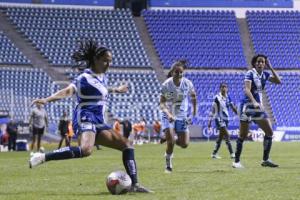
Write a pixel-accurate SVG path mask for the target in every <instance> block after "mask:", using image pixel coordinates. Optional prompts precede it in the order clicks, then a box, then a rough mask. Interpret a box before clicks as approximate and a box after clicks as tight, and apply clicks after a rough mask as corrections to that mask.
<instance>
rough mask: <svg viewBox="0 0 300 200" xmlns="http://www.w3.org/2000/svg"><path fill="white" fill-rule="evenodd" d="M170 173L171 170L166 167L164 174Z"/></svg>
mask: <svg viewBox="0 0 300 200" xmlns="http://www.w3.org/2000/svg"><path fill="white" fill-rule="evenodd" d="M172 171H173V169H172V168H171V167H166V169H165V173H166V174H171V173H172Z"/></svg>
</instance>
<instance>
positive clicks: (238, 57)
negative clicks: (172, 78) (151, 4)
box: [143, 10, 247, 68]
mask: <svg viewBox="0 0 300 200" xmlns="http://www.w3.org/2000/svg"><path fill="white" fill-rule="evenodd" d="M143 16H144V19H145V22H146V24H147V27H148V31H149V32H150V35H151V37H152V40H153V43H154V46H155V48H156V50H157V53H158V55H159V57H160V60H161V62H162V63H163V65H164V67H165V68H169V67H170V66H171V64H172V63H173V62H174V61H175V60H177V59H179V58H185V59H187V60H189V62H190V66H191V67H192V68H244V67H246V66H247V64H246V60H245V56H244V54H243V48H242V43H241V38H240V35H239V29H238V25H237V21H236V18H235V13H234V12H233V11H232V12H231V11H209V10H208V11H200V10H145V11H144V12H143Z"/></svg>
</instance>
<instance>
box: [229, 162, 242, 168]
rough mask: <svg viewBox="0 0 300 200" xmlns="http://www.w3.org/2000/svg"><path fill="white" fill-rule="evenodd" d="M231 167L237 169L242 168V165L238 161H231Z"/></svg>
mask: <svg viewBox="0 0 300 200" xmlns="http://www.w3.org/2000/svg"><path fill="white" fill-rule="evenodd" d="M232 167H233V168H237V169H243V168H244V166H243V165H242V164H241V163H240V162H237V163H236V162H233V163H232Z"/></svg>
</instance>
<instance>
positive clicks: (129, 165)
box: [123, 148, 138, 185]
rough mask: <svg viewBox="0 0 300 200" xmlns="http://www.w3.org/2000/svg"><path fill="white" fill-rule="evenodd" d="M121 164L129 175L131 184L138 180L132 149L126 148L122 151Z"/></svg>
mask: <svg viewBox="0 0 300 200" xmlns="http://www.w3.org/2000/svg"><path fill="white" fill-rule="evenodd" d="M123 164H124V167H125V169H126V172H127V174H128V175H129V176H130V178H131V181H132V184H133V185H134V184H136V183H137V182H138V179H137V168H136V163H135V159H134V149H132V148H127V149H125V150H124V151H123Z"/></svg>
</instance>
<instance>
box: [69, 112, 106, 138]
mask: <svg viewBox="0 0 300 200" xmlns="http://www.w3.org/2000/svg"><path fill="white" fill-rule="evenodd" d="M110 129H112V127H111V126H108V125H107V124H105V123H104V117H103V114H102V113H100V112H97V113H95V112H91V111H90V110H85V109H83V110H77V109H75V110H74V113H73V130H74V133H75V134H76V135H79V134H81V133H83V132H86V131H90V132H94V133H95V134H96V133H100V132H101V131H103V130H110Z"/></svg>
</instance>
